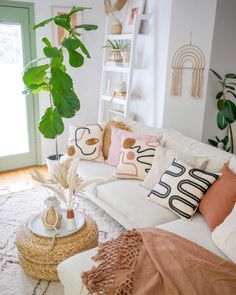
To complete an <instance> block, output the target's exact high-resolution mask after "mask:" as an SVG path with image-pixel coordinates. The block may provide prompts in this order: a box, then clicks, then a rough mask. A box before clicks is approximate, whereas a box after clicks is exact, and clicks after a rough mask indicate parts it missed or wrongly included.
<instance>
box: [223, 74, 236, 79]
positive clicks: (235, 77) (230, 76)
mask: <svg viewBox="0 0 236 295" xmlns="http://www.w3.org/2000/svg"><path fill="white" fill-rule="evenodd" d="M225 78H227V79H236V75H235V74H232V73H230V74H226V75H225Z"/></svg>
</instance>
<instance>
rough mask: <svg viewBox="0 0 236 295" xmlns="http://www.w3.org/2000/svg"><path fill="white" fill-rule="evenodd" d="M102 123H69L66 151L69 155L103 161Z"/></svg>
mask: <svg viewBox="0 0 236 295" xmlns="http://www.w3.org/2000/svg"><path fill="white" fill-rule="evenodd" d="M103 132H104V124H93V125H85V126H75V125H71V126H70V128H69V139H68V149H67V153H68V155H69V156H73V157H77V158H80V159H81V160H82V159H84V160H90V161H97V162H104V158H103V153H102V143H103Z"/></svg>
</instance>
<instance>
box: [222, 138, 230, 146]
mask: <svg viewBox="0 0 236 295" xmlns="http://www.w3.org/2000/svg"><path fill="white" fill-rule="evenodd" d="M222 142H223V144H224V146H225V147H226V146H227V144H228V142H229V137H228V135H226V136H225V137H224V138H223V139H222Z"/></svg>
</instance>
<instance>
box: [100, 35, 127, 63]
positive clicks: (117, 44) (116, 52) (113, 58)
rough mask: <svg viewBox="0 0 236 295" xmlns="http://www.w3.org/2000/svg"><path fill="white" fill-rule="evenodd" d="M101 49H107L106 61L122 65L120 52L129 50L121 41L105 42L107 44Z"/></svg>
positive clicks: (125, 43)
mask: <svg viewBox="0 0 236 295" xmlns="http://www.w3.org/2000/svg"><path fill="white" fill-rule="evenodd" d="M103 48H108V49H109V53H108V61H109V62H115V63H117V64H122V62H123V57H122V52H123V51H125V50H127V49H128V48H129V44H128V43H127V42H124V41H122V40H114V41H111V40H109V39H108V40H107V44H106V45H105V46H103Z"/></svg>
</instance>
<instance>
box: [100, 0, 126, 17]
mask: <svg viewBox="0 0 236 295" xmlns="http://www.w3.org/2000/svg"><path fill="white" fill-rule="evenodd" d="M126 3H127V0H117V1H116V2H115V4H114V5H113V6H112V4H111V1H110V0H104V7H105V12H106V14H109V13H111V12H114V11H118V10H121V9H122V8H123V7H124V6H125V4H126Z"/></svg>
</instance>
